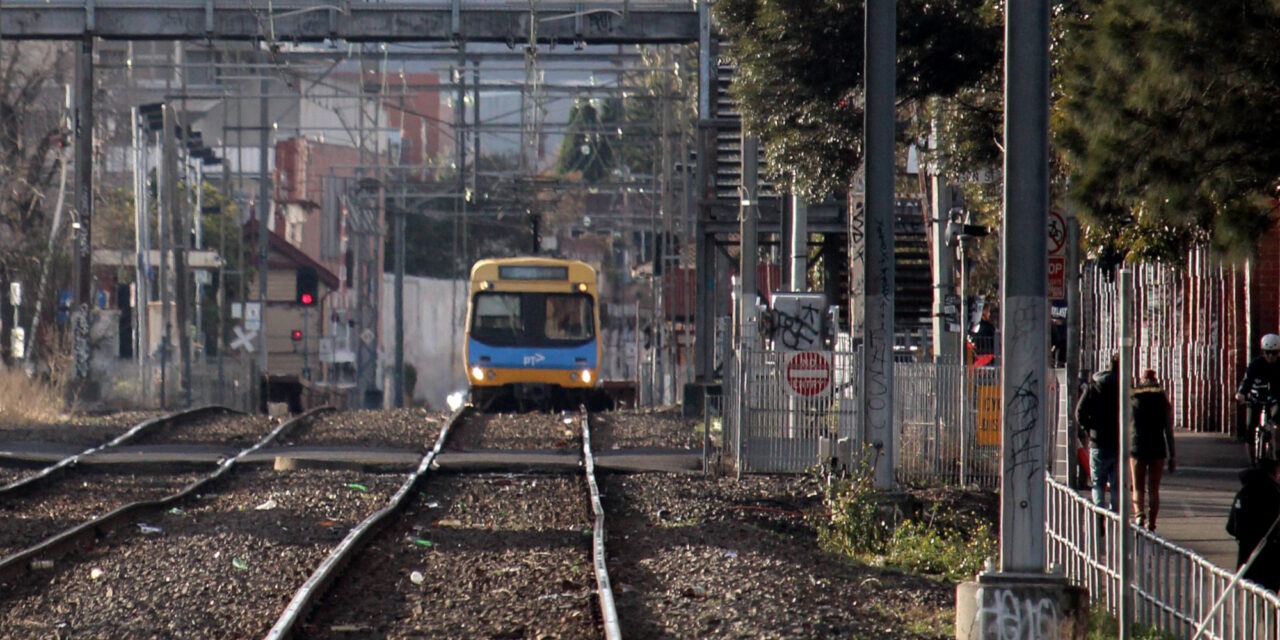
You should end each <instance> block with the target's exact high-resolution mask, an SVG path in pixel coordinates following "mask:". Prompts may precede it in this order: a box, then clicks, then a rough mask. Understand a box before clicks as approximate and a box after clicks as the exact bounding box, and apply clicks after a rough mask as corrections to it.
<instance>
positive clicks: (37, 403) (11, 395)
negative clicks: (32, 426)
mask: <svg viewBox="0 0 1280 640" xmlns="http://www.w3.org/2000/svg"><path fill="white" fill-rule="evenodd" d="M65 401H66V398H65V395H64V393H63V391H62V389H61V388H59V385H57V384H53V383H49V382H45V381H43V380H41V379H40V378H28V377H27V375H26V374H25V373H23V372H22V371H20V370H18V369H0V422H40V423H52V422H57V421H58V419H59V417H60V416H61V415H62V412H63V407H64V406H65V404H64V403H65Z"/></svg>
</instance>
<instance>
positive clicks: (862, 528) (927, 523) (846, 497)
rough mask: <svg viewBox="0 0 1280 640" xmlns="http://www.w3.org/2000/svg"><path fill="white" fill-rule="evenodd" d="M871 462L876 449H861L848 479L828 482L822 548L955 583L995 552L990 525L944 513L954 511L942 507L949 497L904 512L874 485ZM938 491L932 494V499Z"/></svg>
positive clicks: (821, 526)
mask: <svg viewBox="0 0 1280 640" xmlns="http://www.w3.org/2000/svg"><path fill="white" fill-rule="evenodd" d="M870 460H874V452H863V456H862V461H861V463H860V464H859V465H858V466H857V468H856V469H855V470H854V471H853V472H852V473H851V474H850V475H849V476H848V477H845V478H839V479H831V480H829V481H828V484H827V495H826V506H827V509H828V513H827V514H826V515H825V518H823V521H820V522H818V523H816V524H817V527H816V528H817V530H818V540H819V542H820V543H821V544H822V546H823V547H824V548H826V549H828V550H831V551H835V552H837V553H841V554H844V555H847V556H851V557H855V558H858V559H860V560H862V561H864V562H869V563H872V564H884V565H885V566H891V567H897V568H899V569H902V570H906V571H912V572H916V573H925V574H932V575H938V576H943V577H945V578H947V579H949V580H952V581H959V580H966V579H971V578H972V577H973V576H974V575H976V574H977V573H978V572H979V571H980V570H981V569H982V564H983V562H984V561H985V559H986V558H988V557H990V556H992V555H994V554H995V552H996V536H995V535H994V534H993V532H992V526H991V523H989V522H985V521H983V520H982V519H981V518H980V517H976V518H975V517H955V516H954V515H951V514H947V513H945V512H946V511H949V510H950V509H949V508H945V507H944V505H943V503H944V502H946V501H947V496H945V495H944V496H943V497H942V498H940V499H937V501H936V502H934V503H933V505H932V506H930V507H928V508H926V509H920V510H914V511H911V512H909V513H904V512H903V510H902V509H901V508H899V507H900V504H897V503H894V502H892V501H891V499H890V496H889V495H888V494H886V493H884V492H881V491H878V490H876V489H875V487H874V486H873V477H874V469H873V468H872V465H871V464H870V462H869V461H870ZM936 493H937V491H936V490H935V491H930V492H928V494H929V495H930V496H932V497H934V498H936V495H934V494H936ZM913 498H914V496H913Z"/></svg>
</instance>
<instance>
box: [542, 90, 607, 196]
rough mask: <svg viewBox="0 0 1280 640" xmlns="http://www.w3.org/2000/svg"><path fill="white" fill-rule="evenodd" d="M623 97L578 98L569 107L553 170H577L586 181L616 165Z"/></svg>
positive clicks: (604, 176)
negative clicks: (567, 128)
mask: <svg viewBox="0 0 1280 640" xmlns="http://www.w3.org/2000/svg"><path fill="white" fill-rule="evenodd" d="M621 119H622V101H621V100H618V99H616V98H611V99H608V100H587V99H579V100H578V101H577V102H576V103H574V105H573V108H572V109H571V110H570V111H569V130H568V131H567V132H565V136H564V140H562V141H561V142H560V153H559V155H558V156H557V158H556V173H559V174H561V175H564V174H567V173H579V174H581V175H582V179H583V180H584V181H586V182H588V183H596V182H600V181H601V180H605V179H607V178H609V177H611V174H612V172H613V170H614V169H615V168H616V167H615V163H616V162H617V159H618V157H619V154H618V153H616V152H615V150H614V148H615V147H616V146H617V145H618V139H619V138H620V137H621V135H620V134H619V133H618V132H619V131H621V128H620V127H619V126H618V124H619V123H620V122H621Z"/></svg>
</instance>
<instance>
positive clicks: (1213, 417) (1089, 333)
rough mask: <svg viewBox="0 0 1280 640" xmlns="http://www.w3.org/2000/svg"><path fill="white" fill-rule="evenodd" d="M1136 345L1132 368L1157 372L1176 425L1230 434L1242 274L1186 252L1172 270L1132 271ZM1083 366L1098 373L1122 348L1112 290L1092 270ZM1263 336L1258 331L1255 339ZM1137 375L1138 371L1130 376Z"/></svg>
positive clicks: (1086, 284) (1245, 319) (1245, 320)
mask: <svg viewBox="0 0 1280 640" xmlns="http://www.w3.org/2000/svg"><path fill="white" fill-rule="evenodd" d="M1131 268H1132V269H1133V271H1134V278H1133V283H1134V306H1133V311H1134V327H1133V331H1134V335H1135V340H1134V345H1133V351H1132V353H1131V355H1132V356H1133V358H1132V360H1131V361H1132V362H1134V363H1136V366H1137V369H1138V370H1142V369H1155V370H1156V372H1157V373H1158V374H1159V376H1160V379H1161V380H1162V381H1163V382H1164V384H1165V388H1166V389H1168V391H1169V395H1170V400H1171V401H1172V402H1173V406H1174V419H1175V422H1176V424H1177V426H1179V427H1181V428H1184V429H1189V430H1191V431H1210V432H1219V433H1230V432H1231V430H1232V428H1233V424H1234V423H1235V422H1236V420H1237V419H1238V416H1237V415H1236V406H1235V404H1234V403H1233V402H1232V401H1231V396H1232V394H1233V393H1234V391H1235V385H1236V384H1237V383H1238V382H1239V381H1240V378H1241V377H1242V376H1243V375H1244V367H1245V365H1246V364H1247V363H1248V359H1247V355H1248V353H1249V351H1250V348H1251V347H1256V346H1257V345H1256V342H1257V340H1254V341H1253V342H1254V343H1255V344H1253V345H1250V344H1249V337H1248V327H1249V308H1248V304H1249V302H1248V293H1247V292H1248V286H1247V283H1246V277H1245V274H1243V273H1242V272H1241V271H1240V270H1239V269H1234V268H1231V267H1227V266H1224V265H1222V264H1219V263H1217V262H1215V261H1213V260H1211V259H1210V258H1209V256H1208V251H1207V250H1205V249H1197V250H1192V251H1190V252H1188V254H1187V256H1186V257H1185V259H1184V260H1183V261H1182V263H1181V264H1179V265H1177V266H1170V265H1157V264H1135V265H1132V266H1131ZM1081 275H1082V277H1081V281H1080V293H1081V296H1080V306H1081V309H1080V318H1081V327H1082V336H1081V353H1080V358H1081V367H1083V368H1085V369H1088V370H1092V371H1097V370H1098V369H1099V367H1100V366H1101V365H1103V364H1104V363H1105V361H1106V360H1107V359H1108V358H1109V357H1110V355H1111V354H1112V353H1113V352H1115V351H1116V350H1117V349H1118V348H1119V339H1120V335H1119V333H1120V328H1119V324H1118V323H1119V312H1118V309H1119V304H1118V298H1117V289H1116V284H1115V282H1113V281H1112V280H1111V279H1110V278H1109V277H1108V274H1106V273H1104V272H1103V271H1102V270H1100V269H1098V268H1096V267H1094V266H1093V265H1092V264H1089V265H1087V266H1086V268H1084V269H1083V270H1082V272H1081ZM1259 333H1263V332H1259ZM1132 373H1133V374H1136V373H1137V371H1135V372H1132Z"/></svg>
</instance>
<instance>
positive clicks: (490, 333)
mask: <svg viewBox="0 0 1280 640" xmlns="http://www.w3.org/2000/svg"><path fill="white" fill-rule="evenodd" d="M473 309H474V317H473V318H472V320H471V337H472V338H474V339H476V340H479V341H480V342H483V343H486V344H491V345H501V346H515V345H528V346H543V345H545V346H554V345H558V344H559V345H570V344H580V343H582V342H586V341H588V340H591V339H593V338H595V335H596V333H595V313H594V307H593V302H592V299H591V296H589V295H587V294H582V293H496V292H494V293H478V294H476V297H475V304H474V307H473Z"/></svg>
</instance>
